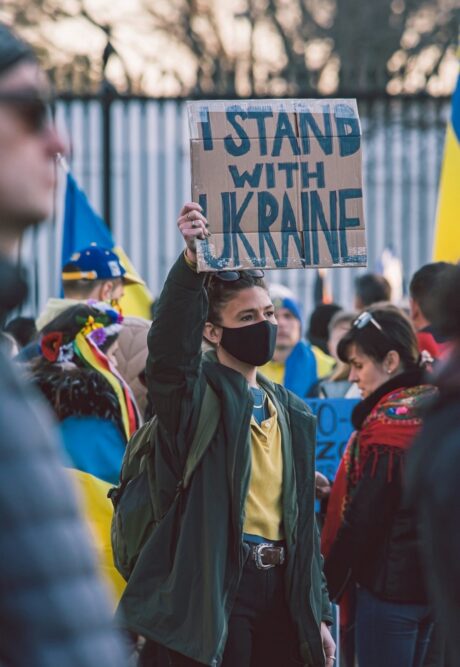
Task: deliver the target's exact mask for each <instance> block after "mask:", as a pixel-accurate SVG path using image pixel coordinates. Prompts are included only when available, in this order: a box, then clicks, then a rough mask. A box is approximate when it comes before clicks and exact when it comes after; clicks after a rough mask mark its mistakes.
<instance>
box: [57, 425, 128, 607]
mask: <svg viewBox="0 0 460 667" xmlns="http://www.w3.org/2000/svg"><path fill="white" fill-rule="evenodd" d="M60 431H61V438H60V440H61V443H62V445H63V450H64V458H65V465H66V467H67V468H68V470H69V473H70V476H71V477H72V478H73V480H74V482H75V485H76V487H77V495H78V498H79V502H80V509H81V513H82V516H83V517H84V519H85V520H86V523H87V526H88V528H89V530H90V533H91V535H92V538H93V547H94V550H95V555H96V561H97V564H98V567H99V571H100V573H101V576H102V579H103V581H104V582H105V584H106V586H107V589H108V592H109V595H110V597H111V599H112V601H113V605H114V609H115V607H116V605H117V603H118V602H119V600H120V597H121V595H122V593H123V591H124V588H125V586H126V582H125V581H124V579H123V578H122V577H121V575H120V574H119V572H118V571H117V569H116V568H115V565H114V562H113V554H112V542H111V524H112V515H113V507H112V502H111V501H110V500H109V498H108V497H107V494H108V492H109V490H110V489H111V488H112V486H114V485H115V484H118V481H119V471H120V469H121V464H122V460H123V454H124V451H125V441H124V439H123V438H122V436H121V433H119V431H118V429H117V428H116V426H115V425H114V424H113V423H111V422H109V421H106V420H102V419H100V418H98V417H89V416H88V417H68V418H67V419H65V420H64V421H63V422H61V423H60Z"/></svg>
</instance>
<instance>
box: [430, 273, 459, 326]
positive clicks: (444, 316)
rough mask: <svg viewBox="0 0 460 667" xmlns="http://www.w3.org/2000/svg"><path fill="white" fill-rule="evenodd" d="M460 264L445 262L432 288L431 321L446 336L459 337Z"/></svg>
mask: <svg viewBox="0 0 460 667" xmlns="http://www.w3.org/2000/svg"><path fill="white" fill-rule="evenodd" d="M459 294H460V264H456V265H454V264H447V266H446V267H444V271H443V272H442V280H441V281H437V284H436V288H435V289H434V293H433V296H434V299H433V319H432V323H433V325H434V327H435V329H436V330H437V331H439V333H441V334H442V335H443V336H445V337H446V338H456V339H460V299H459Z"/></svg>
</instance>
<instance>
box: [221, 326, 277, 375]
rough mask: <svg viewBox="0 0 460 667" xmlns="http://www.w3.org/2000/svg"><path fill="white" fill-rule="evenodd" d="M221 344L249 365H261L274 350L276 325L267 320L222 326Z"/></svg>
mask: <svg viewBox="0 0 460 667" xmlns="http://www.w3.org/2000/svg"><path fill="white" fill-rule="evenodd" d="M222 331H223V333H222V339H221V345H222V347H223V348H224V349H225V350H227V352H228V353H229V354H231V355H232V356H233V357H235V359H239V361H243V362H244V363H245V364H250V365H251V366H263V365H264V364H266V363H267V362H268V361H270V360H271V358H272V357H273V354H274V352H275V344H276V332H277V331H278V327H277V325H276V324H272V323H271V322H269V321H268V320H264V321H263V322H258V323H257V324H250V325H249V326H247V327H237V328H235V329H229V328H228V327H222Z"/></svg>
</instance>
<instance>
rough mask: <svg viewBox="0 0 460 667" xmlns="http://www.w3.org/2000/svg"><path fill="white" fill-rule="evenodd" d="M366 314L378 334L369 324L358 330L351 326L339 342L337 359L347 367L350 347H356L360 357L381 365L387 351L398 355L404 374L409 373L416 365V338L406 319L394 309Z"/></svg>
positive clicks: (393, 307) (380, 307)
mask: <svg viewBox="0 0 460 667" xmlns="http://www.w3.org/2000/svg"><path fill="white" fill-rule="evenodd" d="M367 312H369V313H371V314H372V317H373V318H374V319H375V320H376V322H378V324H380V326H381V327H382V331H380V329H378V327H376V326H375V324H373V323H372V322H371V321H370V322H369V323H368V324H366V325H365V326H364V327H363V328H362V329H358V327H356V326H352V327H351V329H350V330H349V331H348V332H347V333H346V334H345V335H344V337H343V338H342V339H341V340H340V341H339V344H338V346H337V355H338V357H339V359H340V360H341V361H344V362H345V363H348V351H349V348H350V345H356V347H358V348H359V349H360V350H362V352H363V353H364V354H366V355H367V356H368V357H371V358H372V359H374V360H375V361H377V362H380V363H381V362H382V361H383V360H384V359H385V357H386V356H387V354H388V352H389V351H390V350H395V351H396V352H398V353H399V356H400V358H401V363H402V365H403V367H404V370H411V369H413V368H415V367H417V366H418V364H419V358H420V354H419V350H418V345H417V337H416V335H415V331H414V327H413V326H412V323H411V321H410V319H409V318H408V317H407V315H405V314H404V313H403V311H402V310H400V309H399V308H397V307H396V306H392V305H390V304H389V305H387V306H377V307H374V308H368V309H367Z"/></svg>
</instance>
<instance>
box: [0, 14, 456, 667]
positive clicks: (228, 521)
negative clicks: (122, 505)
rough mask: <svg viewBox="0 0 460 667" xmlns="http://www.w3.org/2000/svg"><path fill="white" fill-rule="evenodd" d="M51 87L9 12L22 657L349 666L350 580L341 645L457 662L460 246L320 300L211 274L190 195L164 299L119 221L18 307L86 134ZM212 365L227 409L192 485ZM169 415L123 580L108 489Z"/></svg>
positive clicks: (4, 72)
mask: <svg viewBox="0 0 460 667" xmlns="http://www.w3.org/2000/svg"><path fill="white" fill-rule="evenodd" d="M49 101H50V91H49V88H48V85H47V82H46V79H45V77H44V76H43V73H42V72H41V70H40V68H39V66H38V64H37V61H36V58H35V55H34V53H33V51H32V50H31V49H30V48H29V46H28V45H27V44H25V43H24V42H23V41H22V40H20V39H19V38H18V37H17V36H16V35H15V34H14V33H13V32H12V31H11V30H10V29H9V28H7V27H6V26H4V25H0V309H1V310H0V318H1V324H2V331H1V335H0V364H1V367H2V371H1V373H0V392H1V397H2V401H1V403H0V423H1V430H2V437H1V445H0V462H1V466H0V509H1V512H0V528H1V530H0V545H1V547H0V550H1V553H2V564H1V566H0V588H1V591H2V594H1V597H0V619H1V620H0V623H1V628H2V632H1V639H0V663H1V664H5V665H9V666H10V665H11V666H12V667H31V666H33V667H61V666H62V665H66V667H73V666H75V667H77V666H78V667H91V666H92V665H94V667H96V666H97V667H104V666H105V665H107V666H109V665H110V666H111V667H116V666H117V665H120V666H121V665H129V664H132V665H134V664H139V665H143V666H144V667H154V666H157V665H158V666H159V665H165V666H166V665H199V664H208V665H215V666H216V667H217V666H218V665H221V664H222V665H223V666H224V667H245V666H246V665H247V666H248V667H249V666H252V667H258V666H259V665H262V664H263V665H264V666H266V665H280V666H281V667H286V666H289V665H296V664H297V665H298V664H304V665H309V666H313V665H326V667H331V666H332V664H333V661H334V660H335V656H334V654H335V646H334V642H333V640H332V638H331V635H330V633H329V629H328V628H329V627H330V625H331V623H332V619H333V617H332V614H331V608H330V604H329V600H331V601H334V602H336V603H337V604H339V605H340V627H341V633H340V645H339V647H337V650H340V654H341V659H342V663H341V664H342V665H345V666H346V667H355V664H358V665H359V667H380V666H381V667H390V666H391V667H423V666H425V667H452V666H453V665H455V664H457V663H456V655H457V654H458V653H459V649H460V647H459V646H458V643H459V637H460V569H459V563H460V531H459V529H458V525H459V520H460V516H459V514H460V506H459V500H458V494H457V474H458V473H459V472H460V447H459V444H458V438H459V434H460V423H459V419H460V417H459V415H460V410H459V409H458V406H459V404H460V403H459V401H460V305H459V304H460V301H459V299H458V293H459V290H460V266H455V265H453V264H448V263H445V262H434V263H430V264H427V265H425V266H423V267H421V268H420V269H419V270H418V271H416V272H415V274H414V275H413V276H412V278H411V281H410V285H409V301H408V304H407V307H401V304H394V303H392V300H391V288H390V285H389V284H388V282H387V281H386V280H385V278H384V277H383V276H380V275H377V274H373V273H366V274H363V275H361V276H360V277H359V278H357V280H356V285H355V286H356V292H355V295H354V304H353V308H354V309H353V310H347V309H344V308H342V307H341V306H340V305H339V304H333V303H329V304H323V303H320V304H318V305H317V306H316V307H315V308H314V310H313V311H312V312H311V314H310V317H309V318H308V322H307V318H306V314H305V312H304V307H303V304H302V303H300V302H299V300H298V298H297V296H296V294H295V293H293V292H292V291H291V290H289V289H288V288H286V287H285V286H283V285H278V284H272V285H269V286H268V287H267V286H266V284H265V283H264V276H263V272H262V271H260V270H254V271H247V272H238V271H231V272H227V274H226V275H219V274H216V275H215V276H213V277H211V278H205V277H204V276H203V275H201V274H197V273H196V263H195V262H196V255H195V252H194V242H195V240H196V239H197V238H204V237H205V236H206V234H207V233H208V232H207V223H206V219H205V218H204V216H203V215H202V212H201V209H200V207H199V206H198V205H197V204H188V205H186V206H184V209H183V210H182V211H181V214H180V216H179V220H178V226H179V230H180V232H181V234H182V236H183V238H184V242H185V245H186V250H185V253H184V255H181V257H180V258H179V260H178V262H177V264H176V265H175V266H174V267H173V269H172V270H171V273H170V276H169V277H168V280H167V281H166V284H165V287H164V290H163V292H162V295H161V296H160V298H159V300H158V303H157V304H156V308H155V318H154V322H153V325H152V323H151V322H150V321H147V320H143V319H141V318H135V317H124V316H123V313H122V312H121V309H120V307H119V299H120V298H121V296H122V294H123V290H124V287H125V286H126V285H129V284H133V283H135V282H136V280H137V279H136V278H135V277H134V276H131V275H129V274H128V273H127V272H126V270H125V269H124V267H123V266H122V264H121V263H120V261H119V259H118V257H117V256H116V255H115V254H114V253H113V252H112V251H111V250H110V249H108V248H102V247H100V246H97V245H91V246H89V247H87V248H82V249H80V250H79V251H78V252H76V253H75V254H74V255H73V256H72V257H71V258H70V261H69V262H68V263H67V264H66V265H65V266H64V267H63V270H62V281H63V288H64V296H63V298H53V299H50V301H49V302H48V303H47V304H46V307H45V309H44V311H43V312H42V313H40V314H39V315H38V317H37V318H36V319H34V318H28V317H22V316H21V317H17V316H14V312H17V309H18V308H19V307H20V305H21V303H22V302H23V301H24V298H25V295H26V292H27V285H26V279H25V277H24V275H23V273H22V271H21V269H20V267H18V266H17V263H16V261H15V257H16V253H17V245H18V242H19V240H20V238H21V235H22V233H23V232H24V230H25V229H26V228H28V227H30V226H32V225H36V224H38V223H39V222H40V221H41V220H43V219H45V218H46V217H47V216H48V214H49V213H50V211H51V208H52V203H53V201H52V200H53V191H54V186H55V157H56V154H58V153H62V151H63V150H64V146H63V144H62V142H61V139H60V138H59V136H58V135H57V133H56V130H55V129H54V127H53V125H52V124H51V122H50V119H49V117H48V112H47V109H48V104H49ZM149 331H150V333H149ZM203 341H205V345H203ZM216 361H218V362H219V363H218V364H216ZM216 369H217V370H216ZM259 371H260V375H259ZM207 386H210V387H211V391H212V393H213V395H215V396H214V399H215V400H216V401H217V403H216V406H218V407H216V408H215V410H216V411H217V412H218V414H217V416H216V420H217V421H216V425H215V427H214V428H215V431H214V433H211V434H210V436H209V438H208V439H210V440H211V436H212V440H211V442H206V443H204V444H205V445H206V448H205V450H204V453H202V454H201V458H200V459H199V463H200V467H199V469H198V468H196V472H194V475H193V483H192V484H191V486H190V490H189V495H188V496H187V501H186V503H185V501H184V503H181V502H179V501H180V500H181V498H182V497H183V496H181V484H182V482H183V479H182V477H181V476H182V470H183V469H184V468H186V467H187V465H188V449H187V448H188V447H190V443H191V442H192V436H191V435H190V434H193V432H194V430H196V429H197V428H198V431H199V424H200V423H201V421H202V420H203V418H202V413H203V410H204V408H203V406H204V404H206V405H207V403H206V402H207V401H208V398H206V396H207V394H206V387H207ZM216 396H217V398H216ZM308 398H319V399H337V398H342V399H343V398H345V399H355V400H356V399H359V402H358V403H357V405H356V407H355V408H354V410H353V413H352V424H353V434H352V436H351V438H350V441H349V443H348V444H347V447H346V449H345V452H344V455H343V457H342V460H341V463H340V466H339V469H338V471H337V475H336V477H335V479H330V480H328V479H325V478H324V477H323V476H321V475H319V474H317V475H316V479H315V476H314V474H313V473H314V470H313V468H314V445H315V443H314V420H313V417H312V415H311V413H310V411H309V410H308V408H307V407H306V405H305V399H308ZM154 415H155V419H157V420H158V422H155V425H157V431H156V437H157V439H158V442H157V443H156V445H155V453H154V454H155V455H154V460H153V459H152V460H153V463H152V464H151V465H152V466H153V467H154V468H155V476H156V477H155V479H156V480H158V488H157V489H153V490H152V489H151V488H150V489H149V487H148V485H147V487H145V488H144V487H143V489H141V490H140V491H139V493H140V494H141V495H142V494H144V496H147V497H148V499H149V500H148V501H149V502H150V495H152V496H153V498H154V499H153V501H152V502H153V503H154V504H155V503H156V504H157V505H158V507H159V508H161V512H159V514H160V518H161V519H162V521H161V525H160V528H158V529H156V530H155V531H153V528H152V534H151V536H150V537H149V539H148V540H147V542H146V543H145V545H143V549H142V551H141V554H140V556H139V559H138V562H137V563H136V567H135V569H134V571H133V573H132V576H130V577H129V579H128V582H126V581H125V579H124V578H123V577H122V576H121V575H120V573H119V572H118V571H117V569H116V567H115V565H114V558H113V554H112V545H111V535H110V523H111V520H112V514H113V506H112V502H111V501H110V499H109V497H108V496H109V495H110V493H109V492H110V489H111V488H112V487H116V486H117V485H118V484H119V480H120V470H121V467H122V463H123V460H124V457H125V456H126V455H125V453H126V451H127V450H126V447H127V444H128V443H130V442H131V439H132V436H133V435H134V434H136V433H138V432H139V429H140V427H141V426H142V425H143V424H144V423H150V424H152V423H153V421H149V420H152V418H153V416H154ZM205 420H206V416H205V418H204V421H205ZM197 424H198V427H197ZM195 440H196V438H194V439H193V444H195ZM248 441H249V442H250V447H248V445H247V443H248ZM129 447H130V445H129V446H128V451H130V450H129ZM243 450H244V452H245V453H244V454H242V452H243ZM246 450H247V451H246ZM249 450H251V454H249V453H248V452H249ZM261 452H262V453H261ZM197 465H198V464H197ZM65 469H67V470H65ZM251 469H252V474H251V475H250V473H249V471H250V470H251ZM194 470H195V469H194ZM228 471H231V472H228ZM230 475H231V479H229V477H228V476H230ZM71 479H73V481H74V484H72V483H71V482H70V480H71ZM136 479H137V478H136ZM122 487H123V485H122ZM123 490H124V489H123V488H121V491H123ZM315 490H316V495H317V497H321V498H322V499H323V501H324V499H325V504H326V505H327V510H326V516H325V523H324V526H323V527H322V533H321V553H322V556H323V557H324V574H325V579H324V577H323V575H322V557H321V555H320V543H319V540H318V536H317V535H316V529H315V518H314V498H313V496H314V494H315ZM121 497H122V498H123V496H122V495H121ZM178 498H179V501H178ZM169 507H173V508H174V518H173V519H172V518H171V516H172V515H171V512H170V511H168V509H169ZM235 507H237V508H238V510H235ZM163 516H164V517H165V519H166V517H170V518H169V519H168V521H169V523H168V521H167V522H166V524H165V522H164V521H163ZM157 522H158V523H160V522H159V521H157ZM163 526H166V527H163ZM237 529H238V530H240V531H241V535H242V543H241V544H237V543H236V541H235V538H234V533H233V531H235V530H237ZM128 531H129V526H128ZM168 531H169V532H168ZM262 577H263V578H262ZM326 584H327V588H326ZM299 593H300V594H299ZM307 598H308V599H307ZM118 603H120V606H119V612H118V615H117V619H118V620H117V625H118V626H119V627H121V628H123V632H120V631H119V630H116V629H115V624H114V621H113V614H114V609H115V606H116V605H117V604H118ZM24 637H26V640H24ZM138 637H142V640H141V641H138V640H137V638H138ZM223 638H224V639H223ZM138 650H139V651H140V656H138V655H137V651H138ZM251 656H252V657H251ZM356 661H357V663H356Z"/></svg>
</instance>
